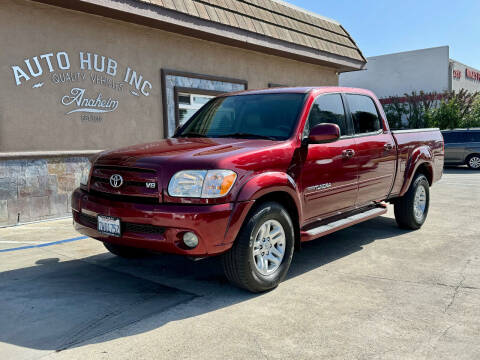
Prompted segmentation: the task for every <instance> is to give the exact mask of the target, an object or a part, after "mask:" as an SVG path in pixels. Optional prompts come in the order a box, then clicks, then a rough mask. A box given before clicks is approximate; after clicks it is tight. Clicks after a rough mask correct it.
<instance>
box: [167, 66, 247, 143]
mask: <svg viewBox="0 0 480 360" xmlns="http://www.w3.org/2000/svg"><path fill="white" fill-rule="evenodd" d="M161 75H162V100H163V123H164V137H170V136H172V135H173V133H174V132H175V129H176V128H177V127H178V126H179V125H182V124H183V123H185V122H186V121H187V120H188V119H189V118H190V117H191V116H192V115H193V114H194V113H195V111H196V110H198V109H199V108H200V107H201V106H202V105H203V104H204V103H205V102H206V101H208V100H209V99H210V98H211V97H213V96H216V95H218V94H221V93H227V92H232V91H242V90H246V89H247V88H248V85H247V81H245V80H238V79H231V78H224V77H218V76H210V75H202V74H193V73H187V72H183V71H174V70H166V69H162V71H161Z"/></svg>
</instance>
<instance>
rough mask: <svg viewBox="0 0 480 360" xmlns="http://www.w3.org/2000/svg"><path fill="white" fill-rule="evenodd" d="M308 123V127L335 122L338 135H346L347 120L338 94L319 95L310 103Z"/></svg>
mask: <svg viewBox="0 0 480 360" xmlns="http://www.w3.org/2000/svg"><path fill="white" fill-rule="evenodd" d="M308 123H309V125H308V129H312V128H313V127H314V126H316V125H318V124H321V123H333V124H337V125H338V127H339V128H340V136H342V135H346V134H347V133H348V132H347V121H346V118H345V110H344V108H343V101H342V98H341V96H340V94H328V95H321V96H319V97H318V98H317V99H316V100H315V102H314V103H313V105H312V109H311V110H310V116H309V117H308Z"/></svg>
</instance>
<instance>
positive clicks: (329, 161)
mask: <svg viewBox="0 0 480 360" xmlns="http://www.w3.org/2000/svg"><path fill="white" fill-rule="evenodd" d="M321 123H334V124H337V125H338V126H339V127H340V139H339V140H337V141H335V142H332V143H328V144H308V145H304V147H303V151H306V152H307V153H306V154H305V161H304V164H303V168H302V171H301V175H300V176H301V186H302V191H303V201H304V206H303V209H304V218H305V220H307V221H308V220H309V219H313V218H325V217H328V216H330V215H333V214H334V213H336V212H337V211H342V210H346V209H349V208H352V207H353V206H354V204H355V199H356V195H357V164H356V161H355V157H354V154H355V139H354V138H353V137H352V136H350V134H351V132H352V129H351V126H349V125H348V122H347V117H346V112H345V108H344V104H343V100H342V96H341V95H340V94H324V95H320V96H318V97H317V98H316V99H315V102H314V103H313V105H312V108H311V110H310V115H309V118H308V120H307V123H306V124H305V130H304V133H303V138H304V139H305V138H306V137H308V134H309V130H310V129H311V128H313V127H314V126H315V125H318V124H321Z"/></svg>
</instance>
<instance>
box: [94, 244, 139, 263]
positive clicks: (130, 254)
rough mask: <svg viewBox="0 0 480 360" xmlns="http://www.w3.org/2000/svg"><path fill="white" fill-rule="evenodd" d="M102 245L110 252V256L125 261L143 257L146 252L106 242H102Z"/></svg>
mask: <svg viewBox="0 0 480 360" xmlns="http://www.w3.org/2000/svg"><path fill="white" fill-rule="evenodd" d="M103 245H105V247H106V248H107V250H108V251H110V252H111V253H112V254H114V255H117V256H120V257H122V258H125V259H134V258H138V257H143V256H145V254H146V251H145V250H143V249H137V248H133V247H130V246H122V245H116V244H112V243H108V242H104V243H103Z"/></svg>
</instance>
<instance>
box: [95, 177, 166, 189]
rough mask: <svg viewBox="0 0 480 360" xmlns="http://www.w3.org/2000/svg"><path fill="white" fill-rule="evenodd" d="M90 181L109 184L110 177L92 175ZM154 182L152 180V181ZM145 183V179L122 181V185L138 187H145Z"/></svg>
mask: <svg viewBox="0 0 480 360" xmlns="http://www.w3.org/2000/svg"><path fill="white" fill-rule="evenodd" d="M91 181H92V183H94V182H101V183H105V184H110V179H105V178H101V177H98V176H92V180H91ZM152 182H154V181H152ZM146 183H147V181H132V180H125V181H124V182H123V185H124V186H125V185H131V186H140V187H145V184H146ZM155 187H157V184H156V182H155Z"/></svg>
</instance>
